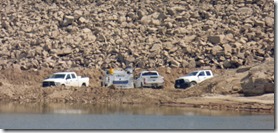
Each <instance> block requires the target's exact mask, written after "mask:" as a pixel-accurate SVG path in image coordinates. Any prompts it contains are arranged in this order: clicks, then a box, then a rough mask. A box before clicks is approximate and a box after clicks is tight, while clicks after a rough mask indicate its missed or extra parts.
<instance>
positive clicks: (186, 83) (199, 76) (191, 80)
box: [175, 70, 213, 89]
mask: <svg viewBox="0 0 278 133" xmlns="http://www.w3.org/2000/svg"><path fill="white" fill-rule="evenodd" d="M212 77H213V73H212V71H211V70H199V71H194V72H191V73H189V74H187V75H185V76H182V77H179V78H178V79H176V81H175V88H183V89H184V88H187V87H190V86H194V85H196V84H197V83H201V82H202V81H204V80H206V79H209V78H212Z"/></svg>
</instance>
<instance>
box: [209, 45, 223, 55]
mask: <svg viewBox="0 0 278 133" xmlns="http://www.w3.org/2000/svg"><path fill="white" fill-rule="evenodd" d="M221 51H223V48H222V47H221V46H219V45H216V46H214V47H212V50H211V53H212V54H213V55H217V53H219V52H221Z"/></svg>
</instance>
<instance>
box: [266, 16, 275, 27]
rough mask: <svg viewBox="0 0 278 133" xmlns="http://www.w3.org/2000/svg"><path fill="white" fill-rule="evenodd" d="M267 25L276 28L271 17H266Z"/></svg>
mask: <svg viewBox="0 0 278 133" xmlns="http://www.w3.org/2000/svg"><path fill="white" fill-rule="evenodd" d="M265 24H266V25H267V26H269V27H273V26H274V19H273V18H270V17H266V18H265Z"/></svg>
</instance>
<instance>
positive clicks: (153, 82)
mask: <svg viewBox="0 0 278 133" xmlns="http://www.w3.org/2000/svg"><path fill="white" fill-rule="evenodd" d="M134 83H135V87H136V88H143V87H152V88H163V87H164V77H162V76H160V75H159V73H158V72H157V71H142V72H141V73H140V74H139V76H138V77H136V78H135V80H134Z"/></svg>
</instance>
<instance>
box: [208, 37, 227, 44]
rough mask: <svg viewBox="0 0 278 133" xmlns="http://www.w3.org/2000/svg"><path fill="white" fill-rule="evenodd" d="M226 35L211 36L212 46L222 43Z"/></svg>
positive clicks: (209, 38) (209, 39)
mask: <svg viewBox="0 0 278 133" xmlns="http://www.w3.org/2000/svg"><path fill="white" fill-rule="evenodd" d="M224 37H225V35H215V36H209V37H208V41H209V42H211V43H212V44H219V43H222V41H223V39H224Z"/></svg>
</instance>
